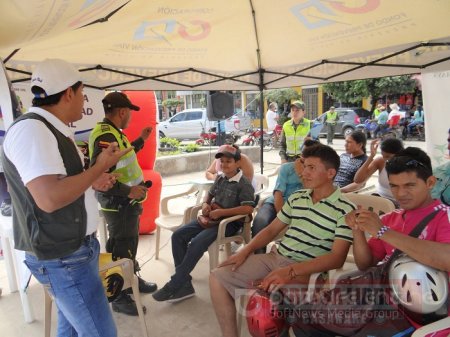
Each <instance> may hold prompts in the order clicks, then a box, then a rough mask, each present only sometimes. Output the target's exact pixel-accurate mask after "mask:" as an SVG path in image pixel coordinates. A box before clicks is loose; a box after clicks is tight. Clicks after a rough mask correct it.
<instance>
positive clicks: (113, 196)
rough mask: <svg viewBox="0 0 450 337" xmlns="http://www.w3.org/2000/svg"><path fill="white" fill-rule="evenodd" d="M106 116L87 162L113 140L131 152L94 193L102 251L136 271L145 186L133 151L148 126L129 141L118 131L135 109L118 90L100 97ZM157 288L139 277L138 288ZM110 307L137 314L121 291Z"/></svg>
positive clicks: (91, 143) (93, 135) (94, 133)
mask: <svg viewBox="0 0 450 337" xmlns="http://www.w3.org/2000/svg"><path fill="white" fill-rule="evenodd" d="M102 103H103V108H104V110H105V115H106V117H105V118H104V119H103V121H102V122H99V123H97V125H96V126H95V127H94V129H93V130H92V133H91V135H90V138H89V153H90V157H91V165H93V164H95V161H96V159H97V156H98V155H99V154H100V153H101V152H102V149H103V148H104V147H107V146H108V145H109V143H111V142H117V143H118V144H119V147H120V149H124V148H129V147H134V151H131V152H129V153H127V154H126V155H125V156H123V157H122V158H121V160H120V161H119V162H118V163H117V165H116V166H115V167H112V168H111V169H110V172H112V173H114V174H117V182H116V184H115V185H114V186H113V188H112V189H110V190H108V191H107V192H98V193H97V198H98V201H99V203H100V206H101V209H102V212H103V215H104V217H105V219H106V222H107V224H108V231H109V238H108V241H107V243H106V250H107V251H108V252H109V253H112V256H113V259H114V260H117V259H120V258H129V259H132V260H134V262H135V271H138V270H139V265H138V263H137V261H136V253H137V247H138V241H139V216H140V214H141V213H142V205H141V203H140V202H139V201H142V200H143V199H145V197H146V194H147V187H146V186H145V185H144V182H143V174H142V170H141V168H140V166H139V163H138V161H137V157H136V152H138V151H139V150H140V149H142V148H143V147H144V142H145V141H146V140H147V139H148V137H149V135H150V133H151V132H152V128H151V127H145V128H143V129H142V132H141V136H140V137H139V138H137V139H136V140H135V141H134V142H132V143H130V141H129V140H128V138H127V137H126V135H125V134H124V133H123V132H122V131H121V130H122V129H125V128H126V127H127V126H128V124H129V122H130V118H131V110H134V111H139V107H138V106H136V105H133V104H132V103H131V101H130V100H129V98H128V97H127V96H126V95H125V94H124V93H121V92H112V93H109V94H108V95H106V96H105V98H104V99H103V100H102ZM156 289H157V285H156V284H154V283H150V282H146V281H144V280H143V279H142V278H140V277H139V291H140V292H142V293H151V292H154V291H155V290H156ZM112 308H113V310H114V311H116V312H121V313H124V314H127V315H132V316H137V314H138V313H137V308H136V304H135V302H134V301H133V300H132V299H131V297H130V296H129V295H128V294H127V293H126V291H123V292H122V293H121V295H120V296H119V297H118V298H117V299H116V300H114V302H113V303H112Z"/></svg>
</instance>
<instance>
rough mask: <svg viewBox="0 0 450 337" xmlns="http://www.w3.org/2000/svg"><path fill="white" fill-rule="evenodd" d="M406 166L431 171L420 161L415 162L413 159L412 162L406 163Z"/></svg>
mask: <svg viewBox="0 0 450 337" xmlns="http://www.w3.org/2000/svg"><path fill="white" fill-rule="evenodd" d="M405 165H406V166H409V167H419V166H420V167H423V168H424V169H427V170H429V168H428V167H426V166H425V164H424V163H421V162H420V161H418V160H415V159H412V160H410V161H408V162H406V163H405Z"/></svg>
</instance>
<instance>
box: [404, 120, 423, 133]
mask: <svg viewBox="0 0 450 337" xmlns="http://www.w3.org/2000/svg"><path fill="white" fill-rule="evenodd" d="M422 124H423V122H416V121H412V122H411V123H409V124H408V133H409V134H412V132H413V128H415V127H416V126H417V125H422Z"/></svg>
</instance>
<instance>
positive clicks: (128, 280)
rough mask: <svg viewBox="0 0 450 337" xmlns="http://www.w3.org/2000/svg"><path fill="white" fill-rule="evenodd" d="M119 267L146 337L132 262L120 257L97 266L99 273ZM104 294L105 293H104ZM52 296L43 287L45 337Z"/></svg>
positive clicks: (125, 287)
mask: <svg viewBox="0 0 450 337" xmlns="http://www.w3.org/2000/svg"><path fill="white" fill-rule="evenodd" d="M114 267H120V268H121V270H122V276H123V280H124V285H123V288H122V289H128V288H131V289H132V291H133V297H134V300H135V301H136V307H137V310H138V315H139V321H140V323H141V329H142V334H143V336H144V337H148V332H147V324H146V322H145V317H144V311H143V309H142V302H141V295H140V293H139V285H138V278H137V276H136V274H135V273H134V262H133V261H132V260H130V259H120V260H117V261H112V262H110V263H108V264H106V265H102V266H100V268H99V272H100V274H102V273H104V272H106V271H107V270H108V269H111V268H114ZM105 296H106V294H105ZM52 302H53V301H52V298H51V296H50V295H49V293H48V292H47V290H46V289H45V288H44V306H45V319H44V331H45V337H50V330H51V321H52Z"/></svg>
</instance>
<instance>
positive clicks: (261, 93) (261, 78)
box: [259, 68, 264, 174]
mask: <svg viewBox="0 0 450 337" xmlns="http://www.w3.org/2000/svg"><path fill="white" fill-rule="evenodd" d="M263 90H264V69H261V68H260V69H259V128H260V130H261V135H260V142H259V143H260V148H259V152H260V155H259V158H260V165H261V174H263V173H264V132H263V122H264V91H263Z"/></svg>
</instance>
